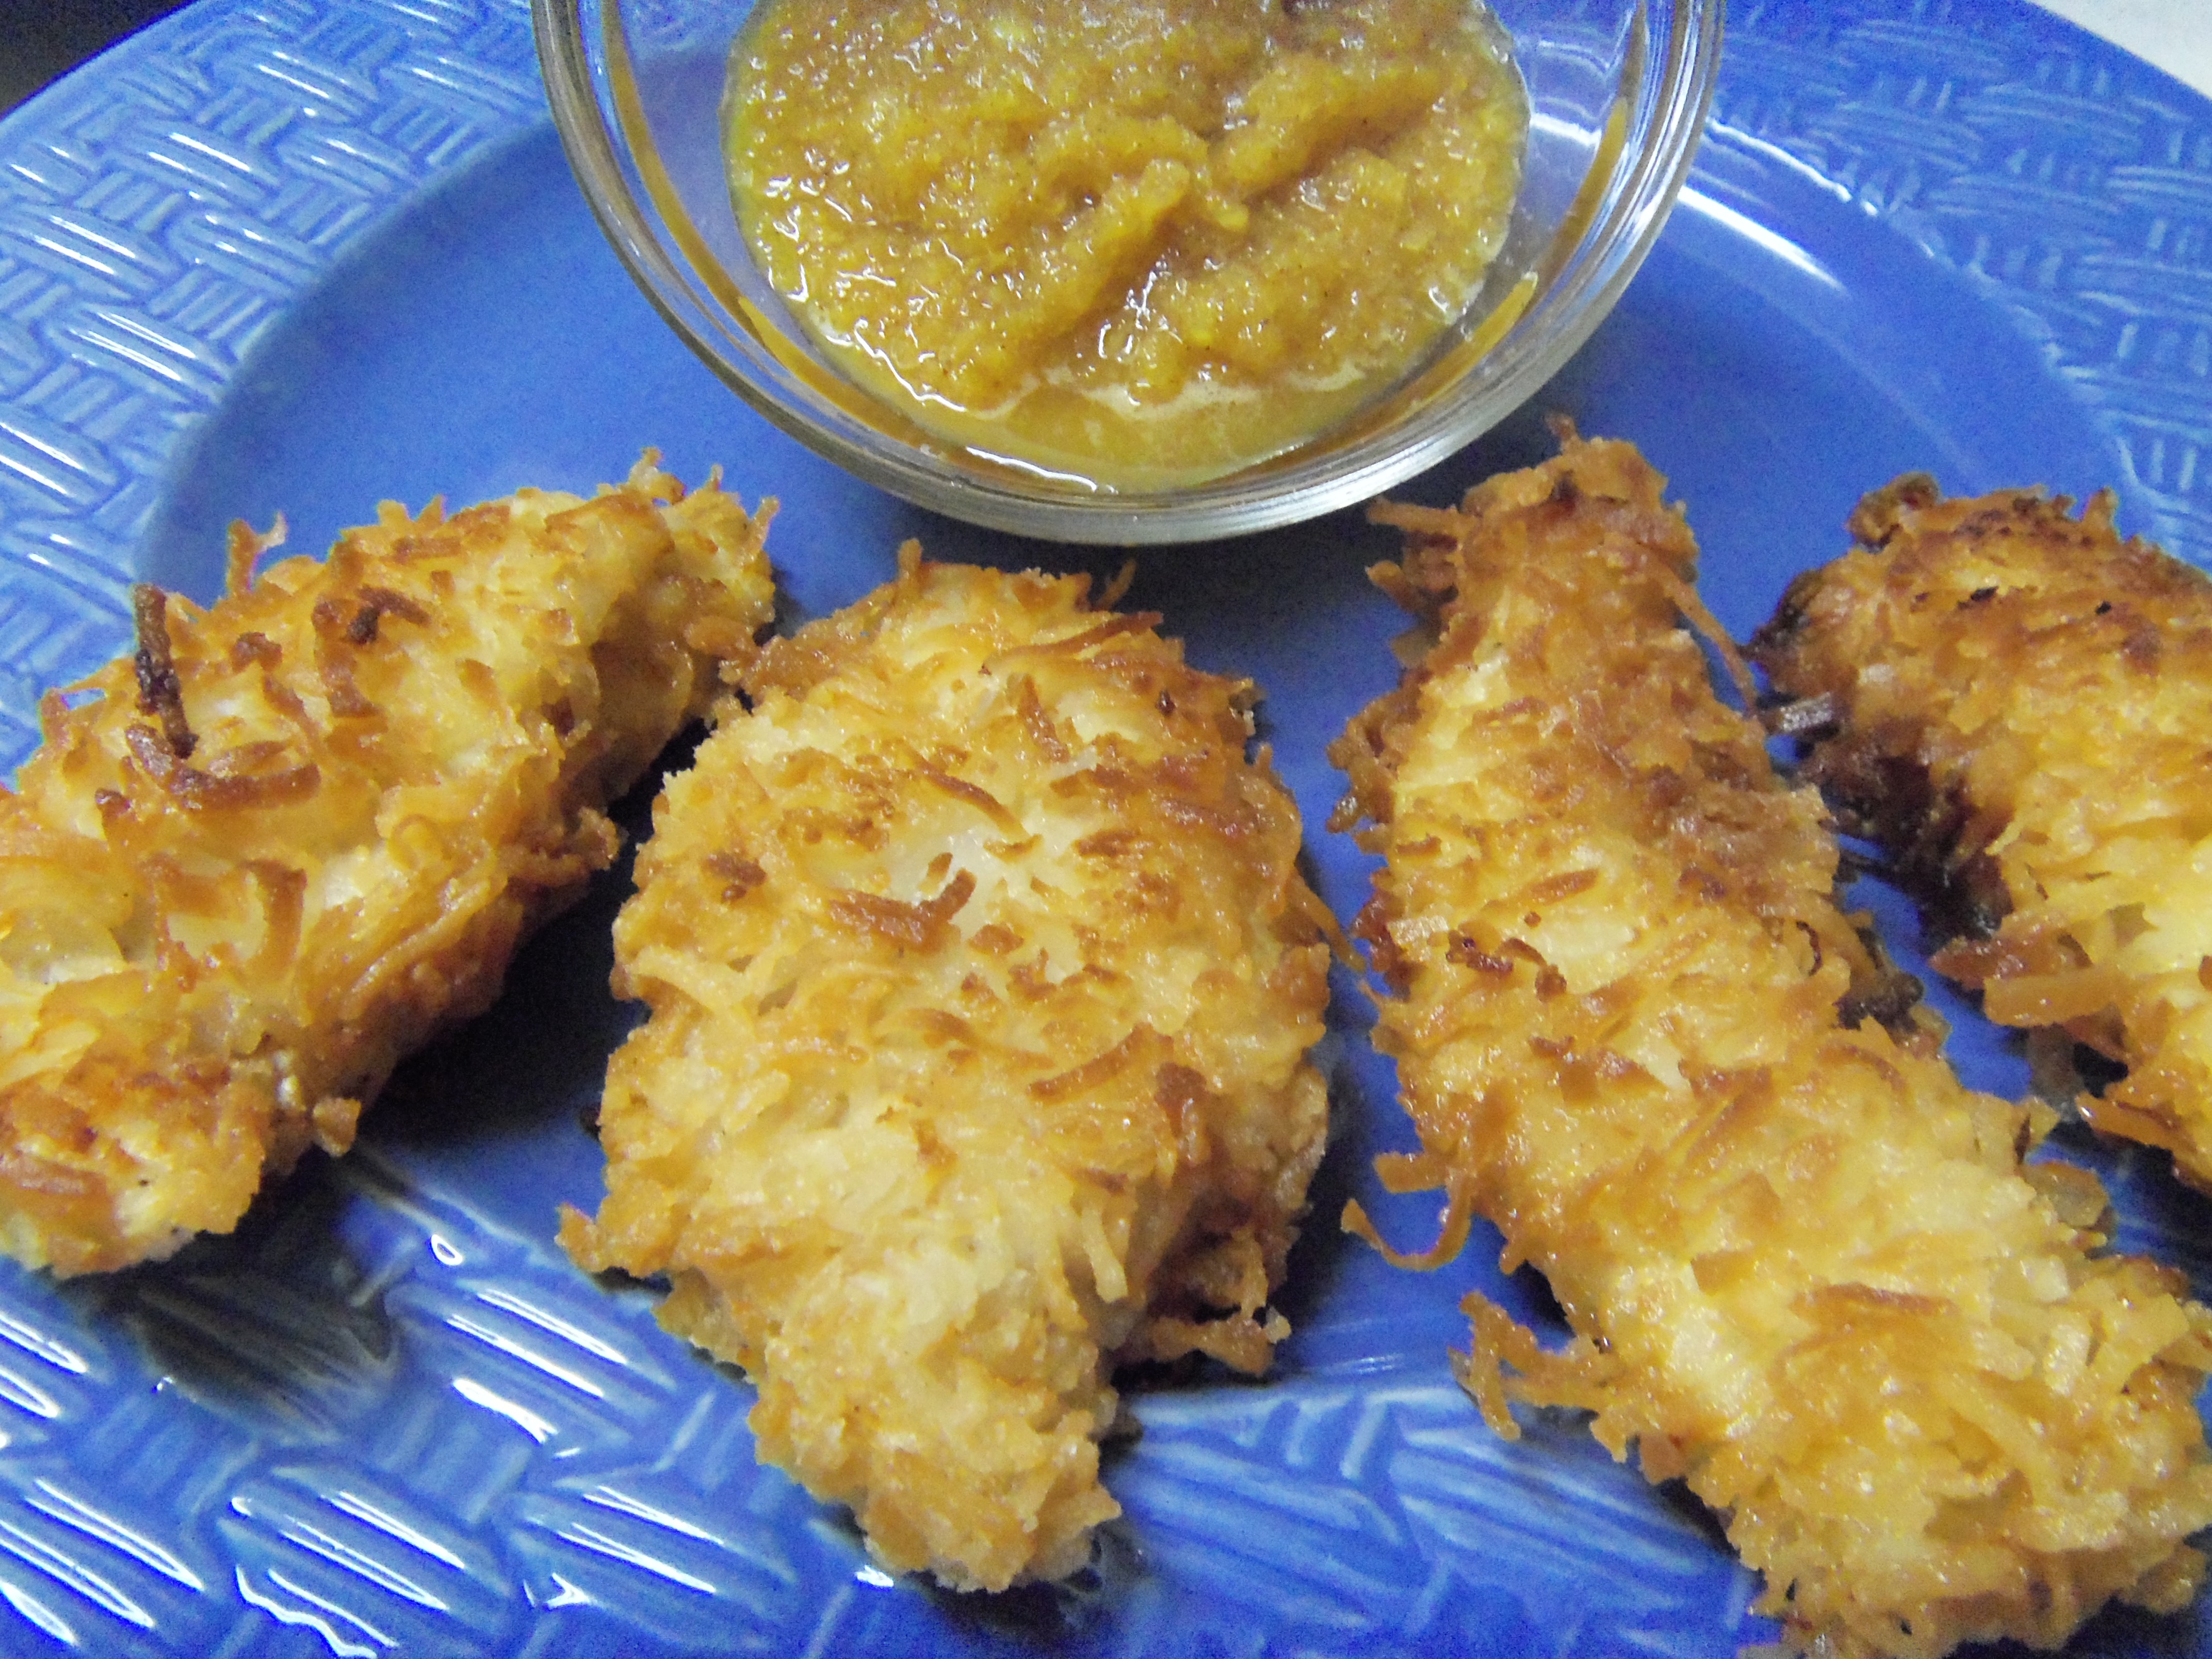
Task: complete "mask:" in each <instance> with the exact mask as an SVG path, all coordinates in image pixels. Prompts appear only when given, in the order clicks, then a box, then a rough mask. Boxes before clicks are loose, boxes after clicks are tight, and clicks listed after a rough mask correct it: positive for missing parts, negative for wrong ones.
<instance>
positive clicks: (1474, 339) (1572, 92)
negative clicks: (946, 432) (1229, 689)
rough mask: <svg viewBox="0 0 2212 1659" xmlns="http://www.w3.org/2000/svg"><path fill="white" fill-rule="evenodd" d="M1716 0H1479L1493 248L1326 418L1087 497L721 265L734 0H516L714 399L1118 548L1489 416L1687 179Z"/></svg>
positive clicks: (972, 505) (1265, 514) (1544, 365)
mask: <svg viewBox="0 0 2212 1659" xmlns="http://www.w3.org/2000/svg"><path fill="white" fill-rule="evenodd" d="M1723 5H1724V0H1650V3H1646V0H1492V4H1491V6H1490V9H1491V11H1492V15H1494V16H1495V17H1496V18H1497V20H1498V22H1499V23H1500V24H1502V25H1503V26H1504V29H1505V31H1506V33H1508V34H1509V35H1510V36H1511V38H1512V41H1513V51H1514V55H1515V58H1516V62H1517V63H1518V65H1519V67H1520V70H1521V74H1522V78H1523V80H1524V81H1525V82H1526V83H1527V86H1528V98H1529V106H1530V120H1529V131H1528V155H1527V157H1526V160H1525V163H1524V165H1525V176H1524V178H1523V180H1522V190H1521V196H1520V199H1519V202H1518V203H1517V204H1516V207H1515V210H1514V217H1513V222H1512V227H1511V229H1510V232H1509V234H1508V237H1507V240H1506V245H1505V248H1504V252H1503V253H1502V254H1501V255H1500V256H1499V258H1498V262H1497V264H1496V265H1495V266H1494V267H1493V268H1492V271H1491V273H1490V275H1489V277H1488V278H1487V280H1486V283H1485V285H1484V289H1483V291H1482V293H1481V294H1480V295H1479V296H1478V297H1477V299H1476V301H1475V302H1474V305H1472V306H1471V307H1469V308H1468V313H1467V316H1466V317H1465V318H1464V319H1462V322H1461V323H1460V325H1458V326H1457V327H1456V328H1455V329H1454V330H1451V331H1448V332H1447V333H1446V335H1445V337H1444V338H1443V340H1442V341H1441V342H1440V343H1438V345H1437V347H1436V348H1435V349H1433V350H1432V351H1431V353H1430V354H1429V355H1428V356H1426V357H1425V359H1424V360H1423V362H1421V363H1420V364H1419V365H1417V366H1416V368H1414V369H1413V371H1411V372H1410V373H1409V374H1408V375H1407V377H1406V378H1405V379H1404V380H1401V382H1400V383H1399V384H1398V386H1396V387H1395V389H1393V390H1392V391H1389V392H1385V393H1383V394H1382V395H1380V396H1379V397H1378V398H1377V399H1376V401H1375V402H1373V403H1370V404H1369V405H1367V406H1366V407H1365V408H1364V410H1360V411H1359V412H1358V413H1356V414H1355V415H1353V416H1352V417H1351V418H1350V419H1348V420H1346V422H1342V423H1341V424H1340V425H1338V426H1336V427H1334V428H1330V429H1329V430H1328V431H1325V432H1323V433H1322V434H1320V435H1317V436H1316V437H1313V438H1311V439H1309V440H1307V441H1305V442H1304V443H1302V444H1300V445H1298V446H1297V447H1295V448H1293V449H1291V450H1288V451H1285V452H1284V453H1279V454H1277V455H1274V456H1273V457H1271V458H1269V459H1267V460H1264V461H1261V462H1258V463H1256V464H1255V465H1250V466H1248V467H1245V468H1243V469H1242V470H1241V471H1236V472H1233V473H1230V474H1228V475H1227V476H1225V477H1219V478H1216V479H1213V480H1211V481H1209V482H1207V483H1200V484H1192V485H1186V486H1183V487H1181V488H1178V489H1169V490H1159V491H1152V492H1145V493H1138V492H1124V493H1112V492H1108V491H1104V490H1100V489H1091V488H1086V487H1084V486H1082V485H1079V484H1076V483H1068V482H1066V481H1064V480H1060V479H1057V478H1054V477H1048V476H1042V475H1040V474H1036V473H1031V472H1029V471H1024V470H1021V469H1019V468H1018V467H1015V466H1012V465H1006V464H1005V463H1003V462H1000V461H996V460H992V459H985V458H982V457H980V456H977V455H975V454H973V453H969V452H967V451H964V450H962V449H960V448H959V447H957V446H955V445H952V444H951V443H948V442H946V441H942V440H939V439H936V438H933V437H932V436H931V435H928V434H927V433H925V432H923V431H922V430H921V429H920V428H918V427H915V425H913V424H912V423H911V422H908V421H907V420H906V419H905V418H904V417H903V416H901V415H900V414H898V413H897V412H896V410H891V409H890V408H888V407H887V406H886V405H884V404H880V403H878V402H877V401H876V400H875V399H874V398H872V397H870V396H869V395H868V394H866V393H865V392H861V391H860V389H859V388H858V387H856V386H854V385H853V384H852V383H851V382H850V381H848V380H846V379H845V378H844V377H843V376H842V374H839V372H838V371H837V370H836V369H835V368H832V367H831V366H830V365H829V362H828V361H827V360H826V359H825V358H824V357H823V356H821V355H820V354H819V353H818V352H817V349H815V347H814V346H813V344H812V343H811V342H810V341H809V339H808V338H807V337H806V334H805V331H804V330H803V329H802V328H801V327H800V326H799V323H798V321H797V320H796V319H794V318H793V316H792V315H791V314H790V313H789V312H787V310H786V308H785V307H784V304H783V301H781V298H780V297H779V296H778V295H776V294H775V291H774V290H773V289H770V288H769V285H768V283H767V282H766V280H765V279H764V278H763V276H762V275H761V274H760V272H759V271H758V270H757V269H756V267H755V266H754V264H753V262H752V260H751V258H750V256H749V254H748V253H747V252H746V248H745V244H744V237H743V235H742V234H741V233H740V232H739V230H738V223H737V217H736V214H735V212H734V210H732V206H731V204H730V194H729V186H728V182H727V176H726V172H725V169H724V163H723V158H722V148H721V121H720V105H721V99H722V88H723V82H724V78H725V75H726V65H727V61H728V58H729V52H730V48H731V46H732V43H733V42H734V40H736V38H737V35H738V31H739V30H740V28H742V27H743V26H744V21H745V18H746V15H747V14H748V13H749V12H750V10H751V9H752V4H751V0H532V7H531V9H532V19H533V21H534V24H535V27H536V30H537V37H538V58H539V61H540V63H541V64H543V66H544V73H545V86H546V91H547V94H548V96H549V97H550V100H551V102H552V106H553V117H554V121H555V123H556V125H557V126H558V128H559V129H560V133H561V139H562V143H563V145H564V146H565V147H566V148H567V150H568V160H569V162H570V164H571V166H573V167H574V169H575V173H576V177H577V179H578V180H579V181H580V183H581V185H582V186H583V189H584V194H585V195H586V197H587V198H588V199H589V200H590V202H591V204H592V211H593V212H594V213H595V214H597V215H598V216H599V224H600V226H601V227H602V228H604V229H605V232H606V234H607V236H608V238H609V240H611V241H612V242H613V243H614V246H615V249H616V251H617V252H618V253H620V254H621V256H622V258H623V262H624V263H625V264H627V265H628V266H629V270H630V274H631V275H632V276H635V277H636V278H637V281H638V283H639V285H640V286H641V287H642V288H643V289H645V292H646V294H647V296H648V297H649V298H650V299H651V300H652V301H653V304H654V306H655V307H658V308H659V312H660V313H661V315H662V316H663V317H665V318H666V319H668V322H669V324H670V325H671V327H673V328H674V329H675V330H676V331H677V332H678V334H680V335H681V336H683V337H684V340H685V341H686V342H688V343H690V346H691V348H692V349H694V350H695V351H696V352H697V353H698V354H699V355H700V356H701V357H702V358H704V359H705V360H706V362H708V365H709V366H710V367H712V368H714V371H715V372H716V373H717V374H720V376H721V377H722V378H723V379H724V380H726V381H728V382H729V384H730V385H731V386H732V387H733V388H735V390H736V391H737V392H738V394H739V395H740V396H742V397H744V398H745V400H746V401H747V402H749V403H750V404H752V405H753V406H754V407H755V408H756V409H757V410H760V411H761V413H763V415H765V416H768V417H769V419H770V420H772V421H774V422H775V423H776V424H777V425H778V426H780V427H781V428H783V429H784V430H785V431H787V432H789V433H790V434H792V435H793V436H794V437H796V438H798V439H799V440H800V441H802V442H804V443H805V444H807V445H809V446H810V447H812V448H813V449H815V450H817V452H819V453H822V454H823V455H825V456H827V457H829V459H831V460H833V461H836V463H837V464H838V465H841V466H843V467H845V468H847V469H848V471H852V472H854V473H856V474H858V475H859V476H860V477H863V478H866V479H867V480H868V481H869V482H870V483H875V484H878V485H881V486H882V487H883V488H884V489H888V490H890V491H892V492H894V493H895V494H896V495H902V496H904V497H905V498H906V499H908V501H915V502H918V503H920V504H921V505H922V506H924V507H931V508H933V509H935V510H937V511H939V512H941V513H950V514H951V515H952V516H954V517H956V518H960V519H964V520H969V521H970V522H972V523H975V524H981V525H987V526H992V527H994V528H996V529H1000V530H1010V531H1013V532H1018V533H1020V534H1023V535H1029V536H1039V537H1044V538H1050V539H1053V540H1058V541H1069V542H1097V543H1109V544H1114V543H1118V544H1130V545H1134V544H1146V543H1158V542H1180V541H1194V540H1198V539H1200V538H1213V537H1219V536H1232V535H1238V534H1242V533H1243V532H1249V531H1256V530H1264V529H1267V528H1269V527H1271V526H1276V525H1283V524H1291V523H1295V522H1297V520H1303V519H1310V518H1312V517H1315V516H1316V515H1317V514H1319V513H1326V512H1329V511H1331V510H1332V509H1334V508H1336V507H1344V506H1346V505H1349V504H1351V503H1352V502H1355V501H1364V500H1366V499H1368V498H1369V497H1370V496H1373V495H1379V494H1380V493H1382V492H1383V490H1385V489H1389V487H1390V486H1391V485H1392V484H1395V483H1398V482H1399V481H1400V480H1401V479H1403V478H1406V477H1410V476H1411V475H1412V474H1413V473H1415V472H1418V471H1421V470H1422V469H1424V468H1425V467H1428V466H1430V465H1433V464H1434V463H1436V462H1437V461H1439V460H1441V459H1443V458H1444V457H1445V456H1446V455H1449V454H1450V453H1452V452H1453V451H1455V450H1456V449H1459V448H1461V447H1463V446H1464V445H1466V444H1468V442H1470V441H1473V440H1474V438H1476V437H1477V436H1479V435H1481V434H1482V433H1483V432H1485V431H1486V430H1488V429H1489V428H1491V427H1492V426H1494V425H1495V424H1497V422H1499V421H1500V420H1502V419H1504V417H1505V416H1507V415H1508V414H1510V412H1511V411H1512V410H1514V409H1515V408H1516V407H1517V406H1518V405H1519V404H1522V402H1524V401H1526V400H1527V399H1528V398H1529V397H1530V396H1532V395H1533V394H1534V392H1536V391H1537V389H1538V388H1539V387H1541V386H1542V385H1543V384H1544V382H1545V381H1546V380H1548V379H1549V378H1550V377H1551V376H1552V374H1553V373H1554V372H1555V371H1556V370H1557V369H1558V368H1559V366H1560V365H1561V364H1562V363H1564V362H1565V361H1566V360H1567V358H1568V357H1569V356H1572V355H1573V353H1574V351H1575V350H1576V349H1577V347H1579V346H1580V345H1581V344H1582V343H1583V341H1584V340H1586V339H1588V338H1589V335H1590V331H1592V330H1593V329H1595V327H1596V326H1597V325H1598V324H1599V322H1600V321H1601V320H1602V319H1603V318H1604V316H1605V314H1606V313H1607V311H1609V310H1611V309H1612V307H1613V302H1614V301H1616V300H1617V299H1619V298H1620V293H1621V290H1622V289H1623V288H1625V287H1626V285H1627V283H1628V280H1629V278H1630V277H1631V276H1633V275H1634V274H1635V272H1636V268H1637V267H1638V265H1639V264H1642V263H1643V260H1644V255H1645V254H1646V253H1647V252H1649V251H1650V247H1651V244H1652V242H1653V240H1655V239H1656V237H1657V235H1658V234H1659V230H1660V227H1661V226H1662V224H1663V223H1664V222H1665V221H1666V217H1667V212H1668V209H1669V208H1670V207H1671V206H1672V205H1673V204H1674V196H1675V192H1676V191H1678V190H1679V189H1680V186H1681V183H1682V179H1683V178H1684V176H1685V175H1686V173H1688V171H1689V165H1690V156H1691V153H1692V150H1693V149H1695V148H1696V146H1697V143H1698V137H1699V133H1700V131H1702V130H1703V128H1704V125H1705V111H1706V109H1707V106H1709V105H1710V103H1711V98H1712V88H1713V80H1714V76H1715V74H1716V72H1717V70H1718V69H1719V66H1720V53H1721V23H1722V13H1723Z"/></svg>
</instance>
